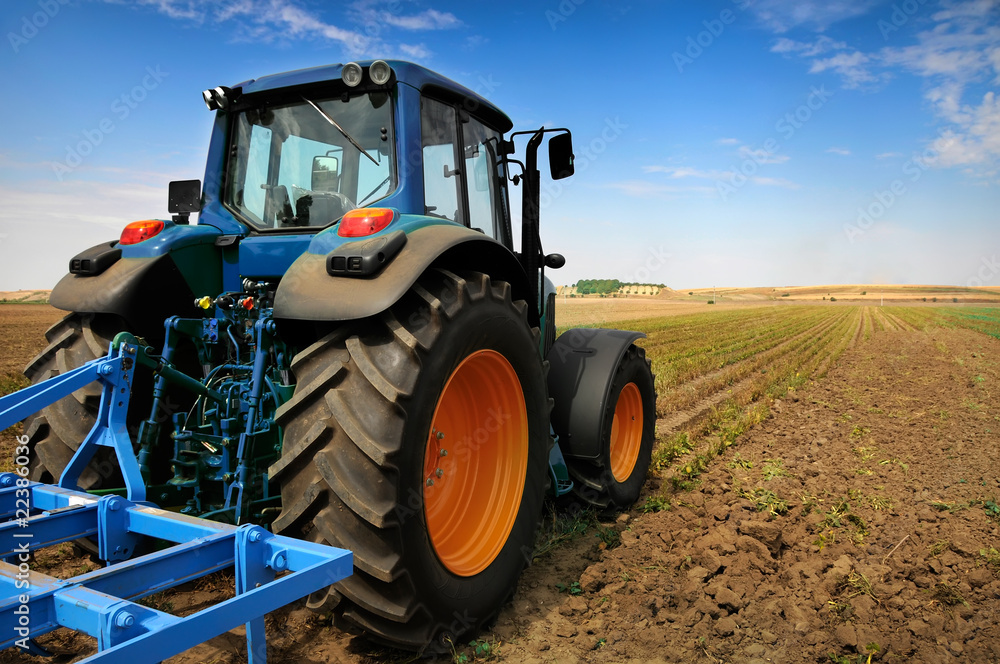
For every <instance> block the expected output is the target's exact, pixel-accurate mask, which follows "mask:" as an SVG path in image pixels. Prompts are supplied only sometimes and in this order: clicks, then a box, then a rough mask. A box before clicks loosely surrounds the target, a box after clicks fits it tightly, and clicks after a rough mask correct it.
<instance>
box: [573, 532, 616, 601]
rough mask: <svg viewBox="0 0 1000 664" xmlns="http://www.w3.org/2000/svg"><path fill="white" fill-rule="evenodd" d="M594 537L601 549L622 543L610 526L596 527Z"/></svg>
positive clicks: (611, 547)
mask: <svg viewBox="0 0 1000 664" xmlns="http://www.w3.org/2000/svg"><path fill="white" fill-rule="evenodd" d="M594 535H595V536H596V537H597V538H598V539H600V540H601V544H602V545H603V547H602V548H605V549H613V548H615V547H616V546H618V545H619V544H621V543H622V535H621V533H620V532H618V531H617V530H615V529H614V528H613V527H611V526H603V525H598V526H597V532H596V533H594ZM579 585H580V584H577V587H579ZM574 594H578V593H574Z"/></svg>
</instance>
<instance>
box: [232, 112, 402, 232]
mask: <svg viewBox="0 0 1000 664" xmlns="http://www.w3.org/2000/svg"><path fill="white" fill-rule="evenodd" d="M391 106H392V104H391V103H390V100H389V95H388V94H387V93H385V92H372V93H368V94H362V95H356V96H353V97H349V98H347V99H346V100H345V99H343V98H341V97H338V98H335V99H311V98H306V97H301V98H300V100H299V101H298V102H294V103H289V104H285V105H274V106H271V105H261V106H259V107H255V108H250V109H247V110H245V111H242V112H240V113H239V114H237V116H236V117H235V118H234V120H233V123H234V124H233V128H232V132H231V134H230V135H231V136H232V138H231V141H232V142H231V144H230V150H229V155H230V162H229V167H228V169H227V181H226V193H225V203H226V206H227V207H229V209H230V210H232V211H233V212H234V213H236V214H237V215H238V216H239V217H240V218H241V219H242V220H243V221H245V222H247V223H248V224H250V225H251V226H254V227H255V228H257V229H260V230H274V229H293V230H294V229H295V228H299V227H313V228H315V227H322V226H328V225H329V224H331V223H333V222H335V221H337V220H339V219H340V218H341V217H342V216H344V214H346V213H347V212H349V211H350V210H353V209H355V208H357V207H364V206H366V205H370V204H372V203H374V202H375V201H377V200H379V199H380V198H384V197H385V196H387V195H389V194H390V193H391V192H392V190H393V189H394V188H395V185H396V182H395V167H394V160H393V136H392V113H391Z"/></svg>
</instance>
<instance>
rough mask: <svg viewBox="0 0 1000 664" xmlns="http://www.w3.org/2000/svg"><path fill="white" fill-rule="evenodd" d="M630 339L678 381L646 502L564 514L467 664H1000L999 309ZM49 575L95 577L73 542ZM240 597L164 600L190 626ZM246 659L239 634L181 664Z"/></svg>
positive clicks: (551, 518) (290, 656) (696, 329)
mask: <svg viewBox="0 0 1000 664" xmlns="http://www.w3.org/2000/svg"><path fill="white" fill-rule="evenodd" d="M30 309H32V310H34V309H35V308H34V307H31V308H30ZM16 311H17V310H15V309H14V308H11V307H2V308H0V326H2V329H3V330H4V331H5V332H6V335H7V338H8V341H7V344H8V347H7V348H8V349H7V350H5V352H4V354H3V356H4V362H5V364H4V365H3V368H4V370H5V371H9V370H10V369H9V367H8V365H11V366H13V365H18V366H21V365H23V364H24V363H26V362H27V360H29V359H30V357H31V354H32V353H33V352H35V350H36V349H37V348H40V346H41V344H40V343H37V342H31V341H30V339H31V338H37V339H39V340H40V339H41V337H40V334H39V330H37V329H35V330H31V332H30V334H31V335H32V336H31V337H30V338H29V337H28V335H29V331H28V328H29V327H30V326H31V325H32V324H34V325H35V327H36V328H37V327H39V326H40V325H39V324H38V322H37V321H35V322H34V323H29V322H27V321H26V320H25V321H22V322H21V323H19V324H18V325H16V326H14V328H12V327H11V326H10V325H6V326H5V322H6V321H7V320H8V319H9V316H13V315H14V313H11V314H8V312H16ZM49 311H50V312H51V311H52V310H49ZM622 313H623V314H624V315H629V314H630V313H631V312H629V313H626V312H622ZM636 317H637V318H639V317H638V316H636ZM598 318H599V320H597V319H595V320H593V321H592V322H593V324H600V325H602V326H608V325H610V324H611V322H610V321H609V320H608V319H607V318H606V317H598ZM614 325H615V326H618V327H624V328H631V329H639V330H643V331H645V332H646V333H647V334H648V338H647V339H646V340H645V341H644V342H643V345H644V346H645V348H646V350H647V355H648V356H649V357H650V358H652V359H653V370H654V372H655V373H656V386H657V392H658V401H657V417H658V422H657V435H658V447H657V449H656V452H655V453H654V460H653V464H652V467H651V468H650V472H649V478H648V481H647V484H646V488H645V490H644V495H643V496H642V497H641V498H640V500H639V502H638V503H637V504H636V505H635V506H634V507H633V509H632V510H631V511H630V512H628V513H626V514H621V515H617V516H616V515H599V514H595V513H593V512H589V511H585V510H582V509H580V508H579V507H577V506H575V505H572V504H561V503H560V504H554V505H550V506H549V507H548V508H547V510H546V514H545V516H544V520H543V525H542V528H541V529H540V533H539V539H538V542H537V547H536V551H535V560H534V564H533V565H532V566H531V567H530V568H529V569H528V570H527V572H526V573H525V574H524V576H523V577H522V579H521V581H520V583H519V585H518V588H517V590H516V593H515V596H514V600H513V602H512V603H511V604H510V605H509V606H508V607H507V608H506V609H505V610H504V611H503V612H502V613H501V614H500V617H499V619H498V621H497V623H496V625H495V626H494V628H493V629H492V630H491V631H489V632H485V633H483V634H481V635H480V636H479V639H478V640H477V641H475V642H473V643H472V644H469V643H462V644H456V647H455V652H454V655H453V656H452V657H451V659H452V660H453V661H457V662H473V661H487V660H490V661H508V662H605V661H642V662H660V661H666V662H692V661H694V662H766V661H773V662H788V661H803V662H850V663H854V662H869V661H870V662H950V661H969V662H980V661H997V660H998V659H1000V628H998V627H997V618H998V616H997V613H998V611H1000V602H998V600H1000V581H998V578H997V575H998V574H1000V524H998V521H1000V473H998V470H1000V467H998V466H1000V463H998V458H1000V454H998V452H997V449H998V442H1000V364H998V358H1000V341H998V339H997V336H998V335H1000V310H994V309H973V308H966V307H954V308H948V307H936V308H931V307H920V308H892V307H887V308H880V307H852V306H839V305H833V306H781V307H774V306H770V307H750V308H739V309H721V310H719V311H712V312H707V313H706V312H698V313H691V312H690V311H689V310H688V311H685V312H681V313H679V314H678V315H674V316H670V317H665V318H650V317H645V318H641V319H640V320H635V321H633V322H627V321H626V322H622V321H616V322H614ZM22 326H23V329H24V333H23V334H24V335H25V341H24V342H23V343H21V345H18V342H17V340H16V337H17V336H18V334H19V332H17V330H20V329H21V327H22ZM41 327H44V326H43V325H42V326H41ZM12 329H14V330H15V331H13V332H12V331H11V330H12ZM12 348H17V349H18V350H16V351H13V350H10V349H12ZM16 353H21V354H22V355H21V357H19V358H18V359H16V361H15V360H14V359H13V358H11V359H8V358H9V356H11V355H14V354H16ZM38 564H39V565H40V566H47V567H48V568H49V569H52V570H56V571H63V572H66V573H69V574H75V573H78V572H79V571H80V570H81V568H83V567H86V566H88V565H90V563H89V561H87V560H86V559H84V558H80V557H77V556H75V555H74V554H73V552H72V549H71V547H69V546H68V545H63V547H62V548H61V549H60V550H59V551H56V552H49V553H48V554H47V557H46V556H45V555H40V556H39V560H38ZM230 584H231V577H229V578H227V577H225V576H218V577H214V578H210V579H208V580H206V581H202V582H200V583H199V584H197V585H194V586H188V587H182V588H181V589H179V590H176V591H171V592H169V593H164V594H162V595H160V596H157V597H154V598H152V599H151V600H149V601H152V602H154V603H155V604H154V605H155V606H157V607H158V608H161V609H164V610H168V611H174V612H178V613H185V612H190V611H193V610H197V609H199V608H202V607H203V606H204V605H206V604H207V603H210V602H214V601H217V600H218V599H220V598H221V597H224V596H225V594H226V592H227V591H226V590H225V588H226V587H227V586H228V585H230ZM267 622H268V634H269V657H270V659H271V661H279V662H280V661H287V662H383V661H388V662H404V661H411V659H412V656H411V655H407V654H405V653H398V652H395V651H388V650H384V649H381V648H379V647H377V646H372V645H371V644H369V643H368V642H366V641H365V640H364V639H361V638H358V637H354V636H351V635H347V634H344V633H342V632H339V631H338V630H337V629H336V628H335V627H333V626H331V625H330V621H329V618H328V617H326V616H322V615H317V614H312V613H310V612H308V611H307V610H306V609H304V608H301V607H297V606H293V607H290V608H287V609H285V610H283V611H279V612H276V613H274V614H272V615H271V616H269V618H268V621H267ZM41 641H42V643H43V644H45V645H47V646H48V647H50V648H51V649H52V650H54V651H56V652H58V653H60V654H59V656H58V657H57V659H56V661H63V662H67V661H73V660H74V659H77V658H79V657H80V656H81V655H85V654H91V653H93V652H94V651H95V647H94V644H93V640H91V639H88V638H86V637H80V636H75V635H71V634H68V633H63V632H58V633H54V634H52V635H49V636H47V637H44V638H43V639H42V640H41ZM245 657H246V655H245V650H244V644H243V641H242V638H241V637H240V635H239V633H238V632H234V633H231V634H228V635H224V636H223V637H219V638H217V639H215V640H213V641H211V642H209V643H207V644H204V645H202V646H199V647H198V648H196V649H194V650H192V651H189V652H188V653H185V654H183V655H181V656H178V657H176V658H173V659H171V660H169V661H171V662H240V661H246V659H245ZM7 661H38V662H42V661H51V660H41V659H38V660H33V659H32V658H30V657H26V656H21V655H20V654H16V653H14V652H13V651H7V652H4V653H0V662H7ZM441 661H447V658H445V659H442V660H441Z"/></svg>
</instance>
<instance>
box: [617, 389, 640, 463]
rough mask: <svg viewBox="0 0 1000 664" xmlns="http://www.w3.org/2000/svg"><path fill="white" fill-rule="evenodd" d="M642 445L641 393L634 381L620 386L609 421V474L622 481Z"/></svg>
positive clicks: (636, 459) (635, 459)
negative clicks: (619, 392) (612, 415)
mask: <svg viewBox="0 0 1000 664" xmlns="http://www.w3.org/2000/svg"><path fill="white" fill-rule="evenodd" d="M641 447H642V395H641V394H640V393H639V387H638V386H637V385H636V384H635V383H629V384H628V385H626V386H625V387H623V388H622V391H621V394H619V395H618V404H617V405H616V406H615V417H614V419H613V420H612V422H611V445H610V450H611V474H612V475H614V477H615V481H617V482H624V481H625V480H627V479H628V478H629V477H630V476H631V475H632V471H633V470H634V469H635V464H636V462H637V461H638V460H639V450H640V448H641Z"/></svg>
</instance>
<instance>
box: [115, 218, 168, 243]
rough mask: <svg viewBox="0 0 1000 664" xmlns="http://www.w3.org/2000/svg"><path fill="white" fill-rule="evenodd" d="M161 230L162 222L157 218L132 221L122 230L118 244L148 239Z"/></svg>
mask: <svg viewBox="0 0 1000 664" xmlns="http://www.w3.org/2000/svg"><path fill="white" fill-rule="evenodd" d="M162 230H163V222H162V221H159V220H157V219H147V220H146V221H133V222H132V223H131V224H129V225H128V226H126V227H125V229H124V230H122V236H121V237H120V238H118V244H138V243H139V242H142V241H143V240H148V239H149V238H151V237H153V236H155V235H156V234H158V233H159V232H160V231H162Z"/></svg>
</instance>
